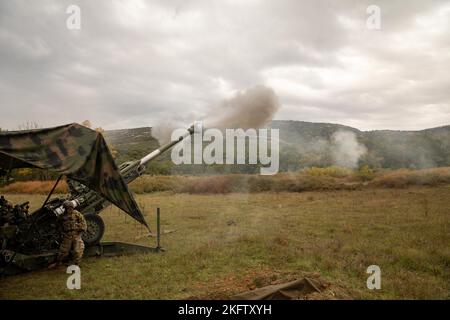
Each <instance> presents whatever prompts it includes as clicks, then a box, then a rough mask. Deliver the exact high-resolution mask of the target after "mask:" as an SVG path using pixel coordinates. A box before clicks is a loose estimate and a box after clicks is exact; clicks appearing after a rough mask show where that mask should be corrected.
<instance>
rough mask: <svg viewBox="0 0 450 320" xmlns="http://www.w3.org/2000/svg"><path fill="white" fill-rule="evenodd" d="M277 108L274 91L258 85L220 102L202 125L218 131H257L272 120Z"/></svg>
mask: <svg viewBox="0 0 450 320" xmlns="http://www.w3.org/2000/svg"><path fill="white" fill-rule="evenodd" d="M279 107H280V106H279V103H278V98H277V96H276V94H275V92H274V90H273V89H271V88H269V87H266V86H262V85H259V86H255V87H253V88H249V89H246V90H243V91H239V92H237V93H236V94H235V96H234V97H232V98H231V99H227V100H224V101H222V103H220V104H219V105H218V106H217V107H216V108H214V109H213V112H211V115H208V117H207V118H206V119H205V121H204V123H205V126H206V127H211V128H219V129H231V128H242V129H249V128H255V129H257V128H261V127H263V126H264V125H265V124H267V123H268V122H269V121H270V120H272V119H273V117H274V116H275V114H276V112H277V111H278V109H279Z"/></svg>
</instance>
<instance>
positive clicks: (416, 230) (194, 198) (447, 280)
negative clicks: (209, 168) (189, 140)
mask: <svg viewBox="0 0 450 320" xmlns="http://www.w3.org/2000/svg"><path fill="white" fill-rule="evenodd" d="M7 198H8V200H10V201H12V202H13V203H20V202H22V201H25V200H30V201H31V205H32V207H33V208H37V207H38V206H40V205H41V203H42V201H43V200H44V199H45V196H44V195H19V194H16V195H14V194H13V195H8V196H7ZM136 198H137V201H138V203H139V204H140V206H141V207H142V208H143V211H144V214H145V215H146V218H147V221H148V222H149V224H150V227H151V228H152V229H154V227H155V210H156V207H160V208H161V223H162V230H163V231H164V230H176V232H173V233H168V234H164V233H163V236H162V245H163V247H164V248H166V249H167V251H165V252H164V253H161V254H143V255H134V256H130V257H114V258H99V259H97V258H91V259H85V260H84V261H83V263H82V266H81V270H82V273H81V275H82V285H81V286H82V287H81V290H68V289H67V287H66V281H67V277H68V275H67V274H66V272H65V271H66V270H64V269H63V270H42V271H39V272H32V273H27V274H22V275H18V276H14V277H9V278H5V279H1V285H0V299H2V298H3V299H11V298H18V299H184V298H193V297H200V298H227V297H229V296H230V295H233V294H237V293H239V292H242V291H246V290H249V289H253V288H256V287H261V286H264V285H267V284H273V283H279V282H283V281H289V280H292V279H295V278H299V277H303V276H304V275H305V273H306V274H312V273H319V274H320V276H321V279H323V280H326V281H328V282H330V283H331V284H332V285H333V287H332V288H336V287H337V288H342V290H343V292H344V293H345V294H347V295H349V296H350V297H352V298H355V299H449V298H450V296H449V293H450V269H449V266H450V247H449V245H448V244H449V243H450V211H449V206H450V188H449V187H448V186H441V187H432V188H430V187H411V188H408V189H388V188H376V189H375V188H374V189H363V190H354V191H320V192H304V193H294V192H280V193H275V192H261V193H249V194H245V193H230V194H211V195H207V194H187V193H182V194H172V193H168V192H164V193H161V192H159V193H153V194H144V195H137V197H136ZM101 216H102V217H103V219H104V220H105V223H106V233H105V237H104V241H125V242H134V243H139V244H143V245H154V243H155V238H148V237H145V236H144V235H145V234H146V230H145V228H144V227H142V226H141V225H139V224H138V223H137V222H135V221H134V220H133V219H131V218H130V217H129V216H127V215H125V214H123V212H120V211H119V210H118V209H117V208H115V207H110V208H108V209H106V210H105V211H104V212H103V213H102V214H101ZM229 221H234V223H233V224H229V223H228V222H229ZM372 264H376V265H378V266H380V268H381V277H382V284H381V290H368V289H367V287H366V280H367V277H368V276H369V275H368V274H367V273H366V270H367V267H368V266H369V265H372ZM333 291H334V289H333ZM334 292H335V293H336V291H334ZM340 296H342V295H336V297H340Z"/></svg>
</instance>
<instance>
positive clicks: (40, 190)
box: [0, 181, 68, 194]
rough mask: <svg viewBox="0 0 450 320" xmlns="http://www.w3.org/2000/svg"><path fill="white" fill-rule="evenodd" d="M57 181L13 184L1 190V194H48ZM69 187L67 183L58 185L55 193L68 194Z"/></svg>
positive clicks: (62, 182) (63, 182)
mask: <svg viewBox="0 0 450 320" xmlns="http://www.w3.org/2000/svg"><path fill="white" fill-rule="evenodd" d="M54 184H55V181H19V182H14V183H11V184H10V185H7V186H5V187H3V188H1V189H0V192H1V193H28V194H47V193H49V192H50V191H51V190H52V188H53V185H54ZM67 192H68V187H67V183H66V182H65V181H61V182H60V183H58V185H57V186H56V189H55V193H67Z"/></svg>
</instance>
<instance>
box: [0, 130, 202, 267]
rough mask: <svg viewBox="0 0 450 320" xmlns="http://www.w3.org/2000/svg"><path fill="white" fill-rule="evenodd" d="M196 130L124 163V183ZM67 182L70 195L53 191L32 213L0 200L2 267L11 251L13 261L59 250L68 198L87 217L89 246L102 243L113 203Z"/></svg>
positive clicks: (122, 165) (0, 259)
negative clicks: (55, 194)
mask: <svg viewBox="0 0 450 320" xmlns="http://www.w3.org/2000/svg"><path fill="white" fill-rule="evenodd" d="M193 133H194V126H191V127H190V128H189V129H187V132H186V133H185V134H184V135H182V136H180V137H179V138H178V139H177V140H174V141H171V142H169V143H167V144H165V145H163V146H161V147H160V148H159V149H157V150H154V151H153V152H151V153H149V154H147V155H146V156H144V157H143V158H142V159H140V160H136V161H129V162H125V163H123V164H121V165H120V166H119V171H120V174H121V175H122V177H123V179H124V180H125V182H126V183H127V184H128V183H130V182H132V181H134V180H135V179H136V178H138V177H139V176H141V175H142V174H143V173H144V172H145V165H146V164H147V163H148V162H149V161H151V160H153V159H155V158H156V157H158V156H159V155H161V154H162V153H164V152H165V151H167V150H169V149H170V148H172V147H173V146H174V145H176V144H178V143H180V142H181V141H182V140H184V139H185V138H187V137H189V136H190V135H192V134H193ZM58 181H59V179H58ZM57 183H58V182H57ZM68 185H69V189H70V196H69V197H68V198H59V197H55V198H53V199H50V195H51V194H52V192H53V190H52V192H51V193H50V195H49V196H48V198H47V200H46V202H45V205H43V206H42V207H41V208H40V209H38V210H36V211H35V212H33V213H32V214H30V215H29V214H28V204H27V203H25V204H23V205H21V206H20V208H19V207H17V206H16V207H17V208H16V209H14V210H13V207H12V205H11V204H10V203H9V202H8V201H6V200H5V199H3V198H2V200H1V201H0V250H1V252H2V255H0V267H1V265H2V264H5V262H7V261H8V258H6V257H7V254H8V252H13V253H14V254H13V256H12V258H11V260H13V259H14V256H16V254H18V255H20V256H23V255H25V256H26V257H27V258H28V257H29V256H30V255H31V256H36V255H40V254H45V253H48V252H51V251H55V250H57V249H58V247H59V244H60V240H61V239H60V238H61V233H60V232H59V230H58V221H57V220H58V219H57V217H58V216H59V215H60V214H62V213H63V212H64V208H63V207H62V203H63V202H64V201H65V200H70V201H73V203H74V205H75V207H76V208H77V210H78V211H80V212H81V213H82V214H83V215H84V216H85V218H86V222H87V225H88V230H87V231H86V232H85V233H83V240H84V242H85V244H86V246H88V247H89V246H95V245H97V244H99V243H100V239H101V238H102V236H103V233H104V223H103V220H102V218H101V217H100V215H99V213H101V212H102V211H103V210H104V209H105V208H106V207H108V206H109V205H111V203H110V202H109V201H108V200H106V199H105V198H103V197H102V196H101V195H100V194H99V193H97V192H95V191H93V190H91V189H89V188H88V187H86V186H84V185H82V184H80V183H77V182H75V181H72V180H68ZM55 187H56V185H55ZM55 187H54V188H55ZM3 222H4V223H3ZM141 247H142V246H141ZM2 256H3V258H2ZM2 259H3V260H2ZM16 260H17V257H16ZM6 264H7V263H6ZM0 269H1V268H0Z"/></svg>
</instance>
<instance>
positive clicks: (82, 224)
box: [57, 210, 87, 264]
mask: <svg viewBox="0 0 450 320" xmlns="http://www.w3.org/2000/svg"><path fill="white" fill-rule="evenodd" d="M61 225H62V229H63V238H62V241H61V246H60V247H59V254H58V258H57V262H58V263H61V262H62V261H63V260H64V259H65V258H67V256H68V255H69V253H70V250H71V249H73V256H74V263H75V264H79V263H80V261H81V258H82V257H83V251H84V242H83V239H81V233H82V232H83V231H86V229H87V224H86V220H85V219H84V216H83V215H82V214H81V213H80V212H78V211H77V210H72V212H67V211H66V212H65V213H64V214H63V215H62V216H61Z"/></svg>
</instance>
